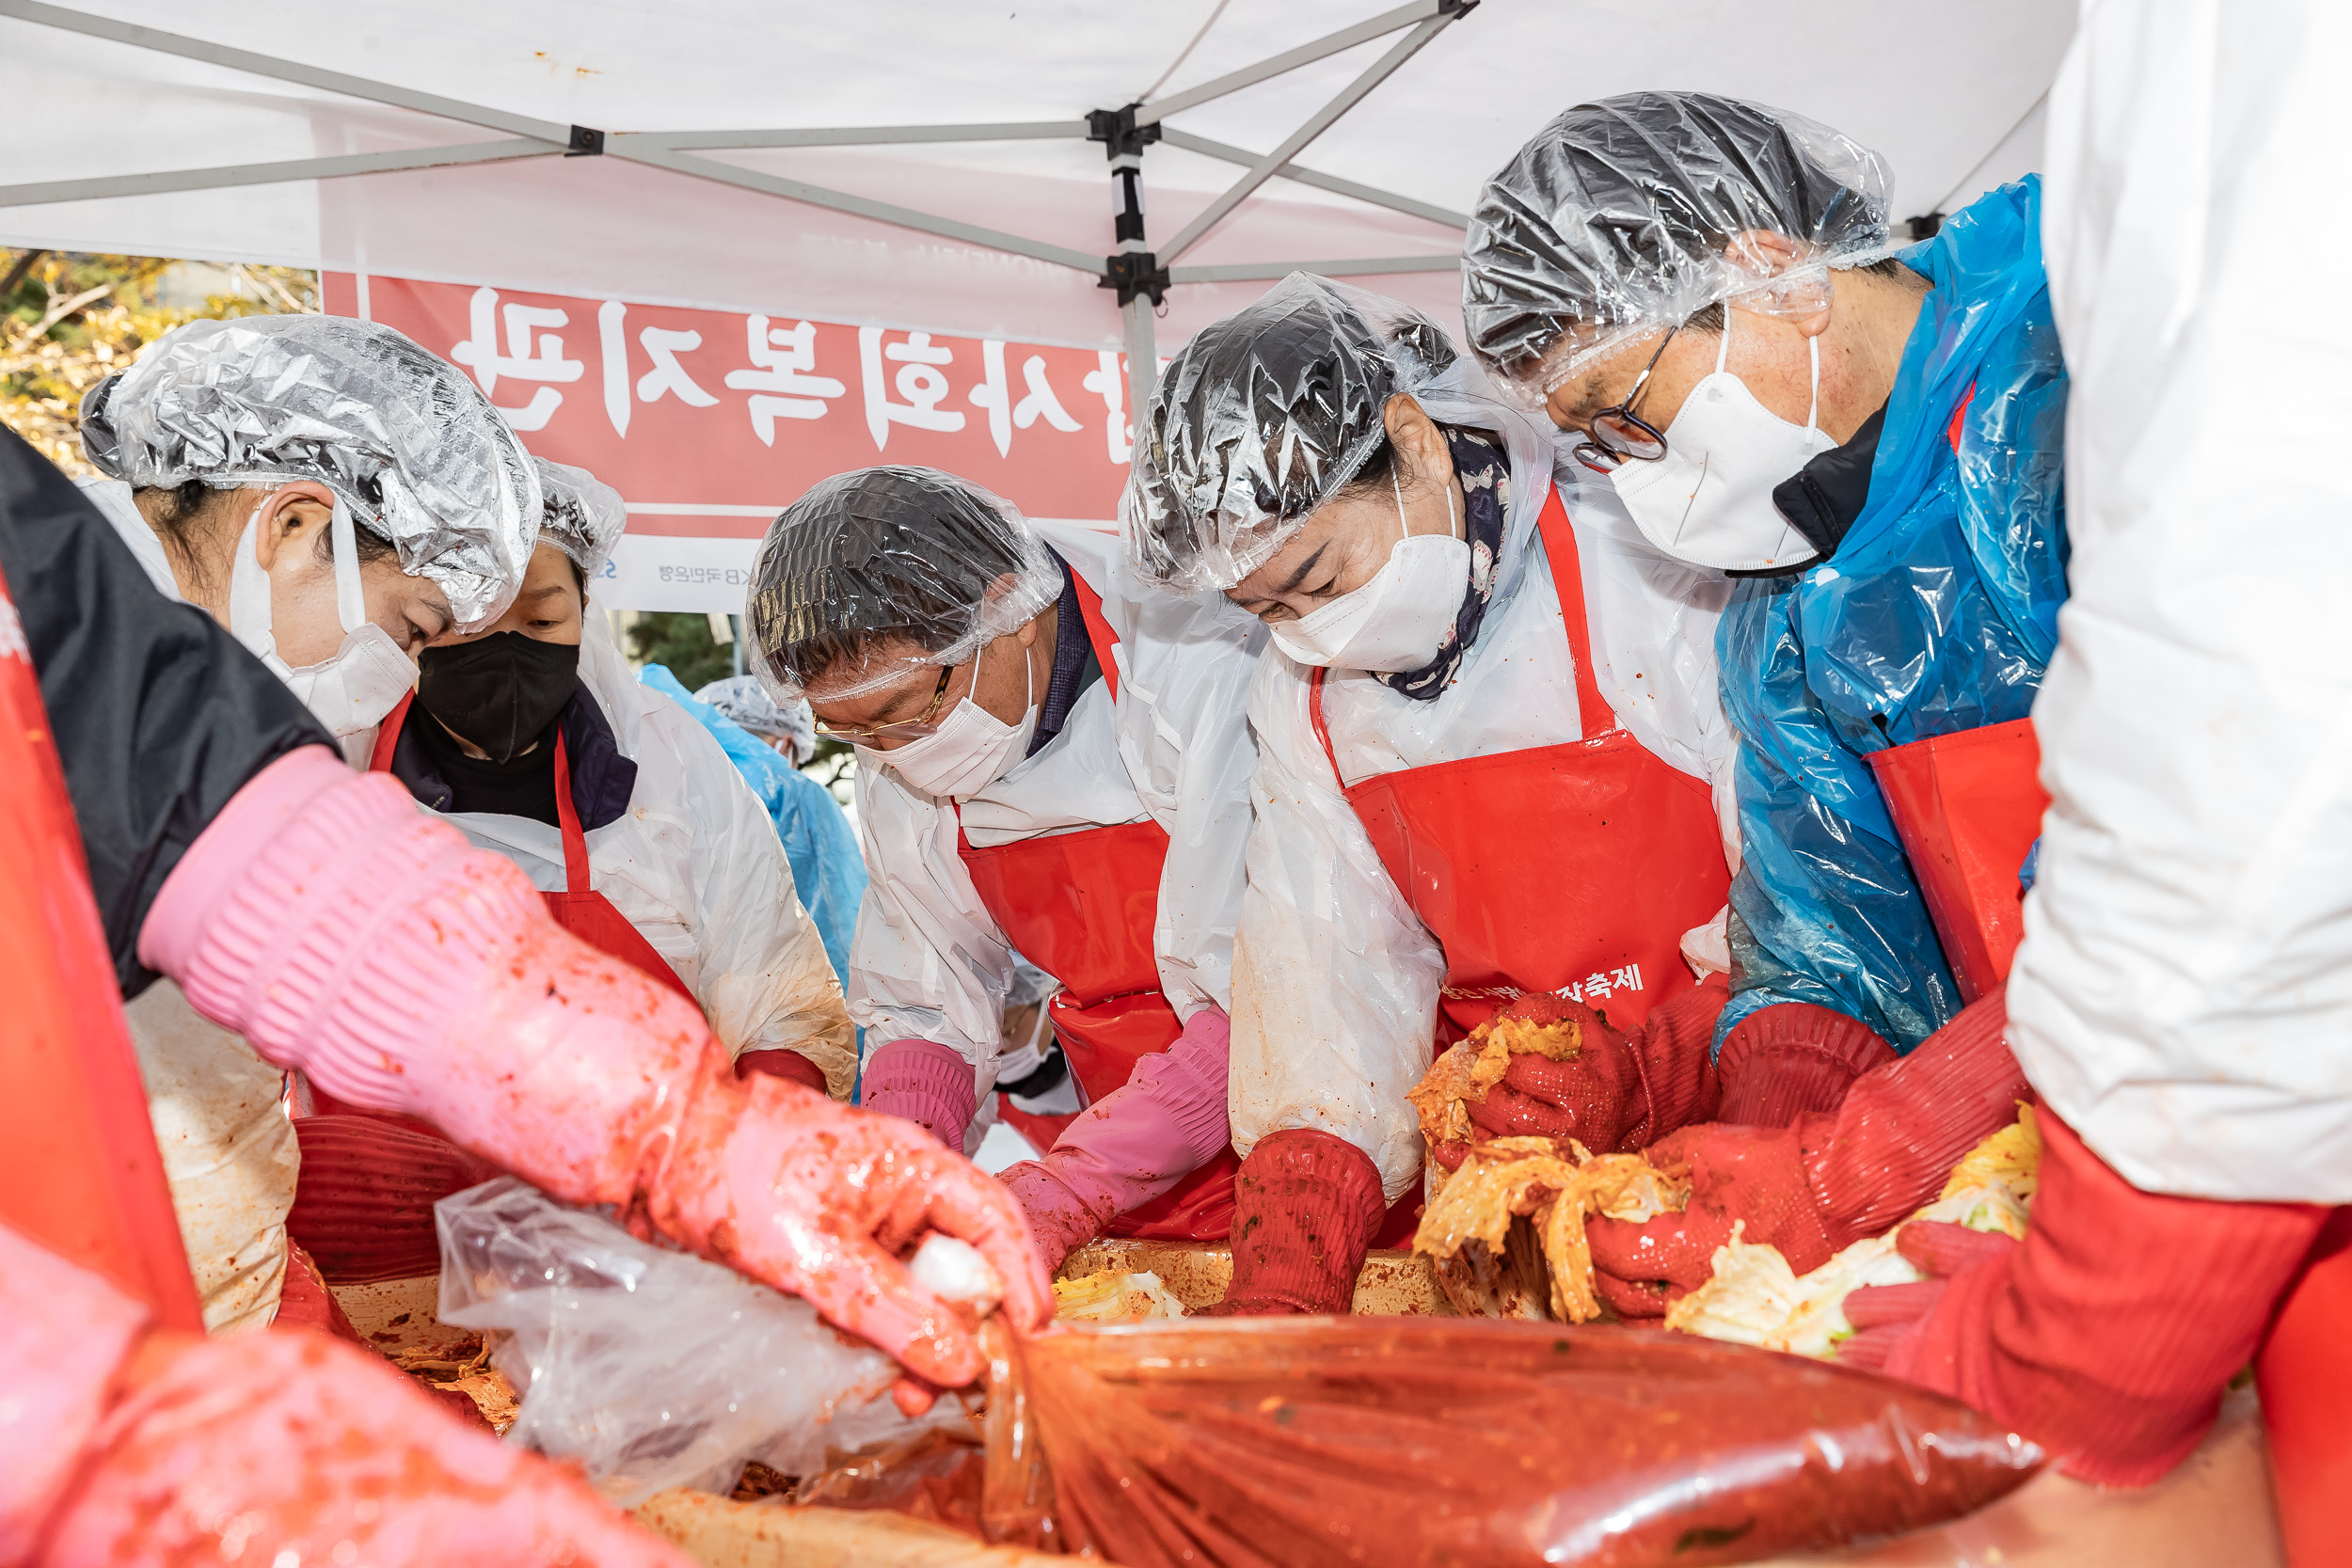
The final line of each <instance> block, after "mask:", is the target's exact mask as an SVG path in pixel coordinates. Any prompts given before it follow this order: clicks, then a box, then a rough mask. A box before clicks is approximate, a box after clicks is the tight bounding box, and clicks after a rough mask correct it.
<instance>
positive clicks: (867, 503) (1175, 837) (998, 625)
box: [749, 467, 1263, 1264]
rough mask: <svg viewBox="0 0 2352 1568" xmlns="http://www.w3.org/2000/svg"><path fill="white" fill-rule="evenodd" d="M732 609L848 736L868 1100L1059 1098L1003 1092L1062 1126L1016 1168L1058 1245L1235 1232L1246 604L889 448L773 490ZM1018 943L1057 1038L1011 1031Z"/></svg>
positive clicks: (905, 1110) (1055, 1254)
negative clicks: (763, 533) (795, 489)
mask: <svg viewBox="0 0 2352 1568" xmlns="http://www.w3.org/2000/svg"><path fill="white" fill-rule="evenodd" d="M749 621H750V625H751V629H752V641H753V652H754V656H755V661H756V663H757V665H758V667H759V671H760V673H761V674H762V675H763V677H764V678H766V679H767V680H768V681H769V682H770V684H771V689H774V691H775V693H776V695H777V698H778V700H779V701H790V700H791V699H793V698H795V697H798V696H801V695H802V694H803V693H805V695H806V696H807V699H808V701H809V703H810V705H812V707H813V708H814V709H815V712H816V716H817V720H818V723H819V724H820V725H821V726H823V728H824V729H825V731H826V732H827V733H829V734H833V735H836V736H842V737H843V738H845V739H848V740H850V741H852V742H854V743H855V745H856V747H857V759H858V768H857V820H858V832H859V833H860V835H861V836H862V838H863V840H864V843H865V850H866V870H867V872H868V874H869V876H870V878H871V880H870V881H869V883H868V884H867V888H866V902H865V905H864V907H863V909H862V910H861V911H860V913H859V917H858V926H857V935H856V938H855V940H854V941H853V942H852V944H851V948H850V1016H851V1017H852V1018H854V1019H855V1020H856V1021H857V1022H858V1023H859V1024H861V1025H862V1026H863V1027H864V1028H865V1029H866V1037H867V1038H868V1039H869V1040H878V1041H881V1042H882V1044H881V1046H880V1048H879V1049H878V1050H875V1051H873V1052H872V1053H871V1054H870V1055H869V1057H868V1059H867V1061H866V1077H865V1088H864V1103H865V1104H866V1105H867V1106H868V1107H870V1108H872V1109H876V1110H884V1111H889V1112H891V1113H893V1114H895V1115H898V1116H902V1117H908V1118H910V1119H912V1120H914V1121H917V1122H920V1123H921V1124H922V1125H924V1126H926V1127H928V1128H930V1129H931V1130H932V1131H933V1132H935V1133H937V1134H938V1136H939V1137H940V1139H941V1141H942V1142H944V1143H946V1144H947V1145H949V1146H950V1147H961V1146H962V1145H963V1144H965V1143H966V1142H967V1141H972V1140H976V1139H977V1136H978V1132H979V1129H978V1127H977V1124H976V1122H975V1120H974V1113H975V1109H976V1107H977V1104H978V1102H979V1099H980V1097H981V1096H984V1095H986V1094H988V1093H990V1092H991V1091H992V1089H994V1090H1001V1091H1003V1092H1004V1093H1005V1094H1006V1095H1007V1097H1008V1098H1009V1100H1010V1101H1012V1103H1013V1107H1014V1109H1015V1110H1016V1111H1020V1110H1022V1109H1024V1108H1027V1109H1030V1110H1032V1111H1036V1112H1041V1113H1043V1112H1049V1111H1051V1110H1054V1109H1057V1108H1058V1110H1059V1111H1060V1113H1061V1114H1060V1115H1059V1116H1053V1115H1037V1116H1031V1117H1015V1121H1016V1125H1019V1126H1021V1127H1022V1128H1023V1130H1024V1131H1025V1132H1029V1133H1030V1134H1031V1136H1032V1137H1033V1138H1035V1139H1036V1140H1037V1141H1039V1142H1041V1143H1051V1144H1052V1145H1053V1147H1052V1148H1051V1149H1050V1150H1049V1152H1047V1154H1046V1155H1045V1156H1044V1158H1043V1159H1042V1160H1039V1161H1033V1162H1029V1163H1025V1164H1020V1165H1016V1166H1014V1167H1013V1168H1012V1169H1010V1170H1009V1171H1007V1172H1006V1173H1005V1180H1007V1182H1008V1183H1009V1184H1010V1186H1011V1187H1012V1190H1013V1192H1014V1194H1015V1196H1018V1197H1019V1198H1020V1200H1021V1204H1022V1207H1023V1208H1024V1209H1025V1211H1027V1212H1028V1215H1029V1220H1030V1225H1031V1227H1032V1228H1033V1229H1034V1230H1035V1231H1036V1233H1037V1236H1038V1240H1039V1243H1040V1244H1041V1247H1042V1248H1043V1250H1044V1251H1045V1253H1046V1256H1047V1259H1048V1261H1049V1262H1052V1263H1055V1264H1058V1263H1059V1261H1060V1259H1062V1258H1063V1257H1064V1256H1065V1255H1066V1254H1067V1253H1068V1252H1069V1251H1070V1250H1071V1249H1072V1248H1073V1247H1075V1246H1077V1245H1079V1244H1080V1243H1084V1242H1086V1241H1089V1240H1090V1239H1091V1238H1093V1237H1094V1236H1095V1235H1097V1234H1099V1233H1101V1232H1102V1231H1103V1230H1104V1229H1105V1228H1108V1229H1110V1230H1112V1231H1113V1232H1114V1233H1116V1234H1121V1235H1136V1236H1149V1237H1167V1238H1184V1239H1193V1240H1214V1239H1216V1238H1221V1237H1223V1236H1224V1235H1225V1234H1226V1233H1227V1230H1228V1228H1229V1227H1230V1226H1231V1224H1232V1172H1233V1165H1234V1161H1233V1157H1232V1153H1231V1152H1230V1150H1228V1148H1227V1147H1226V1141H1227V1140H1226V1119H1225V1111H1226V1071H1225V1069H1226V1037H1227V1023H1226V1017H1227V1013H1228V1011H1229V1006H1230V1004H1231V1002H1232V978H1231V974H1232V932H1233V924H1234V921H1235V919H1236V917H1237V915H1238V911H1239V908H1240V904H1241V884H1242V855H1243V847H1244V845H1245V842H1246V839H1247V835H1248V823H1249V789H1248V781H1249V770H1250V766H1251V749H1250V743H1249V734H1248V725H1247V723H1246V721H1245V715H1244V708H1243V693H1244V690H1245V689H1246V687H1247V684H1248V673H1249V670H1250V668H1251V662H1252V660H1253V658H1254V657H1255V655H1256V652H1257V649H1258V647H1259V646H1260V644H1261V642H1262V641H1263V639H1262V638H1261V636H1260V634H1259V632H1258V629H1257V627H1256V626H1255V625H1254V624H1253V623H1252V622H1251V621H1250V619H1249V618H1248V616H1247V615H1244V614H1242V613H1240V612H1239V611H1237V610H1234V609H1233V608H1232V606H1231V605H1228V604H1226V603H1225V602H1224V601H1223V600H1221V599H1219V598H1217V597H1216V595H1214V594H1200V595H1192V596H1184V597H1179V596H1176V595H1171V594H1158V593H1143V592H1137V591H1136V587H1135V586H1134V585H1132V584H1131V582H1130V581H1129V579H1128V578H1126V577H1125V575H1124V574H1123V573H1122V572H1121V571H1120V568H1119V541H1118V539H1117V538H1116V537H1115V536H1113V535H1111V534H1109V533H1107V532H1099V531H1095V530H1093V529H1089V528H1087V527H1085V526H1083V525H1080V524H1074V523H1040V522H1032V521H1029V520H1027V519H1025V518H1024V517H1022V516H1021V515H1019V514H1018V513H1017V512H1015V511H1014V510H1013V509H1012V508H1011V507H1010V506H1009V505H1008V504H1007V503H1005V502H1004V501H1002V500H999V499H996V498H995V497H993V496H991V495H990V494H988V493H987V492H986V491H984V490H982V489H980V488H979V487H978V486H977V485H975V484H971V483H967V482H965V481H963V480H961V479H958V478H956V477H954V476H953V475H950V474H944V473H940V472H938V471H937V470H935V469H930V468H898V467H884V468H866V469H861V470H859V471H857V472H855V473H849V474H842V475H839V476H837V477H835V478H833V479H829V480H827V481H825V482H824V483H821V484H819V485H818V486H817V487H816V488H815V489H813V490H811V491H810V492H809V493H808V494H807V495H805V496H803V497H802V498H801V499H799V500H797V501H795V502H793V503H792V505H790V506H789V507H787V508H786V509H785V512H784V514H783V515H781V516H780V517H778V518H777V519H776V521H775V524H774V526H773V527H772V528H771V529H770V530H769V531H768V539H767V543H766V544H765V545H764V546H762V548H761V550H760V555H759V562H758V565H757V567H756V568H755V574H754V579H753V587H752V594H751V601H750V606H749ZM1016 949H1017V950H1018V954H1019V955H1021V956H1025V957H1026V958H1028V959H1029V960H1031V961H1032V962H1033V963H1035V964H1036V965H1037V966H1038V967H1039V968H1041V969H1042V970H1044V971H1045V972H1047V973H1048V974H1052V975H1053V976H1054V977H1055V979H1056V980H1057V981H1058V982H1059V986H1058V992H1057V995H1056V996H1055V997H1054V999H1053V1002H1052V1004H1051V1006H1050V1007H1049V1009H1048V1013H1049V1016H1050V1019H1051V1022H1052V1024H1053V1031H1052V1037H1049V1038H1047V1039H1045V1040H1043V1041H1031V1042H1027V1043H1025V1044H1023V1045H1020V1046H1018V1047H1017V1049H1016V1052H1015V1053H1014V1054H1011V1055H1006V1054H1003V1053H1002V1052H1003V1045H1002V1034H1003V1027H1002V1020H1003V1016H1004V1013H1005V1010H1006V1006H1007V1004H1008V1001H1009V999H1010V998H1011V997H1012V996H1013V994H1014V992H1015V990H1016V987H1017V986H1018V984H1019V979H1018V973H1019V971H1018V964H1017V959H1016V951H1015V950H1016ZM1056 1040H1057V1041H1058V1044H1056V1043H1053V1042H1054V1041H1056ZM1081 1106H1086V1107H1088V1109H1087V1110H1086V1112H1085V1114H1084V1115H1083V1116H1077V1117H1075V1119H1074V1120H1072V1119H1071V1113H1074V1112H1076V1111H1078V1110H1079V1108H1080V1107H1081Z"/></svg>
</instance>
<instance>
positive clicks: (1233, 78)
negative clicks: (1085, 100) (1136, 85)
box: [1136, 0, 1446, 125]
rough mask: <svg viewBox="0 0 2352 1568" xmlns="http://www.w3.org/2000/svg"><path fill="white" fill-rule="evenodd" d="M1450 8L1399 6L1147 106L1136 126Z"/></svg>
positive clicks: (1430, 2)
mask: <svg viewBox="0 0 2352 1568" xmlns="http://www.w3.org/2000/svg"><path fill="white" fill-rule="evenodd" d="M1445 10H1446V5H1445V0H1412V4H1410V5H1405V6H1399V7H1397V8H1396V9H1394V10H1392V11H1385V12H1383V13H1382V14H1380V15H1378V16H1375V17H1373V18H1371V19H1370V20H1369V21H1365V22H1359V23H1358V24H1356V25H1355V26H1353V27H1343V28H1341V29H1340V30H1339V31H1338V32H1336V33H1327V34H1325V35H1324V36H1323V37H1321V38H1319V39H1317V40H1314V41H1313V42H1312V43H1302V44H1300V45H1299V46H1298V47H1297V48H1295V49H1289V50H1285V51H1283V52H1282V53H1281V54H1279V55H1269V56H1268V57H1266V58H1265V59H1263V60H1260V61H1259V62H1258V63H1257V64H1256V65H1251V66H1244V67H1242V69H1241V70H1239V71H1229V72H1227V73H1226V74H1225V75H1223V76H1218V77H1216V78H1214V79H1212V80H1210V81H1206V82H1203V83H1201V84H1200V86H1199V87H1186V88H1185V89H1184V91H1182V92H1172V93H1169V94H1168V96H1167V97H1166V98H1161V99H1156V100H1154V101H1153V102H1152V103H1145V104H1143V105H1141V106H1139V107H1138V108H1137V109H1136V124H1137V125H1156V124H1158V123H1159V122H1160V121H1161V120H1162V119H1166V118H1167V117H1168V116H1169V115H1176V114H1182V113H1184V111H1185V110H1186V109H1193V108H1198V107H1200V105H1201V104H1203V103H1208V102H1209V101H1210V100H1212V99H1216V98H1222V97H1224V96H1225V95H1226V94H1227V93H1229V92H1239V91H1240V90H1241V89H1242V88H1244V87H1255V86H1257V85H1258V84H1259V83H1260V82H1264V81H1269V80H1271V79H1272V78H1274V77H1277V76H1280V75H1282V74H1284V73H1285V72H1288V71H1296V70H1297V69H1298V68H1299V67H1300V66H1302V65H1312V64H1313V63H1314V62H1315V61H1317V60H1320V59H1325V58H1327V57H1328V56H1330V55H1337V54H1339V53H1340V52H1341V51H1343V50H1346V49H1353V48H1355V47H1356V46H1357V45H1358V44H1359V43H1369V42H1371V41H1372V40H1374V39H1376V38H1386V37H1387V36H1388V35H1389V34H1391V33H1393V32H1395V31H1396V30H1397V29H1398V28H1399V27H1409V26H1411V25H1412V24H1414V23H1416V22H1427V21H1431V20H1433V19H1434V18H1436V17H1438V16H1439V15H1441V14H1443V12H1444V11H1445Z"/></svg>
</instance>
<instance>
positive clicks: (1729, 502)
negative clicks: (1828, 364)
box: [1609, 307, 1837, 572]
mask: <svg viewBox="0 0 2352 1568" xmlns="http://www.w3.org/2000/svg"><path fill="white" fill-rule="evenodd" d="M1731 315H1732V312H1731V310H1730V309H1729V307H1725V308H1724V335H1723V346H1722V347H1721V348H1720V349H1718V350H1717V351H1716V354H1715V373H1714V374H1712V375H1710V376H1708V377H1707V378H1706V379H1704V380H1702V381H1701V382H1700V383H1699V384H1698V385H1697V386H1695V387H1693V388H1691V395H1690V397H1689V398H1687V399H1686V400H1684V402H1683V404H1682V411H1681V412H1680V413H1678V414H1677V415H1676V416H1675V421H1674V423H1673V424H1672V425H1670V426H1669V427H1668V428H1667V430H1666V455H1665V456H1663V457H1661V458H1659V459H1658V460H1657V461H1655V462H1650V463H1644V462H1640V461H1637V460H1628V461H1625V462H1621V463H1619V464H1618V465H1617V466H1616V467H1615V468H1613V469H1612V470H1611V471H1610V475H1609V478H1610V482H1611V483H1613V484H1615V485H1616V487H1617V496H1618V499H1621V500H1623V501H1624V502H1625V506H1626V510H1627V511H1628V512H1630V513H1631V514H1632V515H1633V521H1634V523H1635V524H1636V526H1638V527H1639V528H1640V529H1641V531H1642V533H1643V535H1644V536H1645V538H1647V539H1648V540H1649V542H1650V543H1651V544H1653V545H1655V546H1658V547H1659V548H1660V549H1661V550H1662V551H1664V552H1665V553H1666V554H1668V555H1670V556H1673V557H1674V558H1675V559H1676V560H1677V561H1687V562H1691V563H1692V565H1694V566H1712V567H1714V568H1716V569H1717V570H1719V571H1729V572H1758V571H1772V570H1774V569H1776V568H1780V567H1788V566H1798V565H1802V564H1804V562H1808V561H1811V560H1813V559H1814V558H1815V557H1816V556H1817V555H1818V554H1819V553H1820V552H1818V551H1816V550H1815V549H1814V547H1813V546H1812V545H1811V544H1810V543H1809V542H1807V540H1806V539H1805V537H1804V534H1802V533H1799V532H1798V531H1796V530H1795V529H1793V528H1790V527H1789V526H1788V519H1787V518H1786V517H1783V516H1782V515H1780V509H1779V508H1778V507H1776V506H1774V505H1773V504H1772V486H1774V485H1775V484H1778V483H1780V482H1781V481H1782V480H1785V479H1787V478H1788V476H1789V475H1791V474H1793V473H1795V472H1796V471H1797V470H1798V469H1799V468H1802V467H1804V466H1805V464H1807V463H1808V462H1810V461H1812V459H1813V458H1814V457H1815V456H1816V455H1817V454H1819V453H1820V452H1825V451H1830V450H1831V449H1832V448H1834V447H1836V445H1837V443H1836V441H1833V440H1831V439H1830V437H1829V436H1828V435H1827V434H1825V433H1824V432H1823V431H1821V430H1820V428H1819V427H1818V426H1816V425H1815V423H1814V420H1817V419H1819V418H1820V412H1821V340H1820V339H1819V338H1814V339H1810V340H1808V341H1809V342H1810V343H1811V345H1812V349H1813V407H1812V409H1811V411H1810V412H1808V413H1807V414H1806V415H1805V420H1804V423H1803V424H1801V425H1800V424H1792V423H1790V422H1789V421H1788V420H1784V419H1782V418H1781V417H1780V416H1779V415H1777V414H1775V413H1773V412H1772V410H1771V409H1769V408H1767V407H1765V406H1764V405H1763V404H1760V403H1758V402H1756V394H1755V393H1754V392H1751V391H1749V390H1748V388H1747V383H1745V382H1743V381H1741V380H1740V378H1739V377H1738V376H1737V375H1734V374H1732V373H1731V372H1728V371H1726V370H1724V360H1725V359H1727V358H1728V357H1729V356H1730V354H1731Z"/></svg>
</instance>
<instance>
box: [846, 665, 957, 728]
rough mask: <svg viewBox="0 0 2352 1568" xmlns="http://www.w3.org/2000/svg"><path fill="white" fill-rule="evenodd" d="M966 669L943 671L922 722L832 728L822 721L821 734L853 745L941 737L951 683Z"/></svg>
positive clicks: (932, 692)
mask: <svg viewBox="0 0 2352 1568" xmlns="http://www.w3.org/2000/svg"><path fill="white" fill-rule="evenodd" d="M962 668H963V666H962V665H961V664H949V665H946V666H944V667H942V669H941V670H940V672H939V684H938V685H937V686H935V687H933V688H931V701H930V706H929V707H927V708H925V709H924V710H923V717H922V718H920V719H901V720H898V721H895V722H892V723H888V724H829V723H827V722H826V721H824V720H822V719H819V720H818V721H817V733H818V734H819V735H829V736H833V737H834V739H835V740H846V741H849V742H850V744H851V745H856V744H857V743H859V742H860V741H866V740H920V739H922V738H923V737H924V736H930V735H937V734H938V733H939V724H938V722H937V721H938V718H939V709H940V705H941V704H943V703H945V702H946V700H947V682H948V681H949V680H951V679H953V678H954V676H955V673H956V672H957V671H958V670H961V669H962Z"/></svg>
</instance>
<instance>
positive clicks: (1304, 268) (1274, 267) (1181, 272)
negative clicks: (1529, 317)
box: [1168, 255, 1462, 283]
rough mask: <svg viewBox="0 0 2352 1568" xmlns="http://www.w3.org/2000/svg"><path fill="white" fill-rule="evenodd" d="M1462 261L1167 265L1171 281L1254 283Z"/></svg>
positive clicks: (1435, 267) (1443, 266) (1447, 268)
mask: <svg viewBox="0 0 2352 1568" xmlns="http://www.w3.org/2000/svg"><path fill="white" fill-rule="evenodd" d="M1461 264H1462V258H1461V257H1460V256H1458V255H1454V256H1376V257H1370V258H1367V259H1365V260H1362V261H1231V262H1221V263H1219V264H1218V265H1216V266H1213V267H1170V268H1168V281H1169V282H1170V283H1254V282H1257V281H1259V280H1260V279H1270V278H1276V277H1289V276H1290V275H1291V274H1292V273H1295V272H1311V273H1315V274H1317V275H1319V276H1321V277H1366V276H1377V275H1380V274H1383V273H1398V272H1453V271H1454V270H1456V269H1457V268H1459V267H1460V266H1461Z"/></svg>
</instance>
